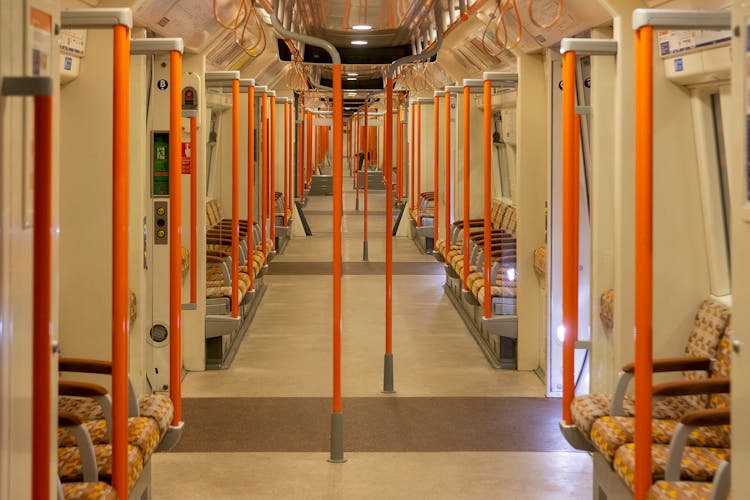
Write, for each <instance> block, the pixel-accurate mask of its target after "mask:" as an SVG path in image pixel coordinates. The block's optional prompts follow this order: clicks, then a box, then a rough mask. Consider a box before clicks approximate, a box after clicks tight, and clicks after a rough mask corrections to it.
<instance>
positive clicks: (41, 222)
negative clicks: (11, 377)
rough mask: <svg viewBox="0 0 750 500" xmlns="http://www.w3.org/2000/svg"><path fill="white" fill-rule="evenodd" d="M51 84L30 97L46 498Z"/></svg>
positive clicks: (37, 420)
mask: <svg viewBox="0 0 750 500" xmlns="http://www.w3.org/2000/svg"><path fill="white" fill-rule="evenodd" d="M52 91H53V89H52V82H51V81H50V82H49V92H48V93H45V94H44V95H36V96H34V242H33V248H34V250H33V252H34V266H33V271H32V273H33V276H32V281H33V289H34V315H33V318H32V329H33V340H32V351H33V364H32V373H33V375H32V387H33V394H32V413H33V415H32V425H33V429H34V432H33V434H32V437H31V442H32V445H31V450H32V454H31V468H32V471H33V475H34V480H33V481H32V484H31V496H32V498H34V499H35V500H36V499H44V500H47V499H48V498H49V497H50V442H51V441H52V431H51V428H50V425H51V413H52V410H51V404H50V399H51V397H52V386H51V379H52V367H51V365H52V327H53V325H52V233H53V231H54V230H55V229H54V227H53V226H52Z"/></svg>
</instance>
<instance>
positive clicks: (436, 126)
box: [432, 95, 440, 251]
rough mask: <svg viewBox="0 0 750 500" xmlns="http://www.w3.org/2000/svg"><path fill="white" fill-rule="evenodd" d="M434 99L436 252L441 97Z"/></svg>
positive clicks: (434, 229)
mask: <svg viewBox="0 0 750 500" xmlns="http://www.w3.org/2000/svg"><path fill="white" fill-rule="evenodd" d="M434 99H435V103H434V104H433V106H432V107H433V110H432V115H433V118H432V120H433V122H434V123H433V125H434V129H435V133H434V139H433V140H434V141H435V144H434V145H433V146H434V151H433V152H432V154H433V156H434V157H435V158H434V160H435V161H434V165H435V173H434V174H433V175H434V177H435V178H434V179H433V184H434V186H433V188H432V189H433V190H434V191H435V193H434V194H435V201H434V202H433V209H432V214H433V219H432V228H433V237H432V238H433V251H435V248H437V247H436V246H435V245H437V240H438V237H439V236H440V224H439V223H438V221H439V220H440V217H439V215H438V214H439V213H440V208H439V206H440V196H439V194H440V97H439V96H437V95H436V96H435V97H434Z"/></svg>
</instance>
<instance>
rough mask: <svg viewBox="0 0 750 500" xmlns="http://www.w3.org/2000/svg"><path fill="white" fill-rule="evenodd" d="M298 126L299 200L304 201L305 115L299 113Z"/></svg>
mask: <svg viewBox="0 0 750 500" xmlns="http://www.w3.org/2000/svg"><path fill="white" fill-rule="evenodd" d="M299 115H300V118H299V123H298V124H297V198H298V199H299V200H300V201H302V179H303V176H304V171H305V170H304V169H305V133H304V132H305V131H304V120H303V118H302V116H303V113H299Z"/></svg>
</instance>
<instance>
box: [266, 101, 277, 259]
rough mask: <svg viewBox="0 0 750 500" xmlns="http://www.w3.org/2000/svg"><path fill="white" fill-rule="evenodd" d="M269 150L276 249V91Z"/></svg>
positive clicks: (272, 231) (272, 234)
mask: <svg viewBox="0 0 750 500" xmlns="http://www.w3.org/2000/svg"><path fill="white" fill-rule="evenodd" d="M268 150H269V151H270V154H271V158H270V160H271V161H270V164H269V169H270V173H269V175H268V178H269V183H268V205H269V215H268V218H269V222H268V224H269V230H270V236H269V237H270V238H271V250H272V251H275V250H276V93H273V94H271V134H270V138H269V144H268Z"/></svg>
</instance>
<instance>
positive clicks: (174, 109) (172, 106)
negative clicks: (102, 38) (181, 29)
mask: <svg viewBox="0 0 750 500" xmlns="http://www.w3.org/2000/svg"><path fill="white" fill-rule="evenodd" d="M181 150H182V54H181V53H180V52H178V51H176V50H173V51H171V52H170V53H169V178H170V179H171V182H170V183H169V207H170V210H169V398H170V399H171V400H172V405H173V406H174V413H173V414H172V425H175V426H176V425H179V423H180V420H182V152H181ZM191 154H194V153H193V152H192V150H191Z"/></svg>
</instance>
